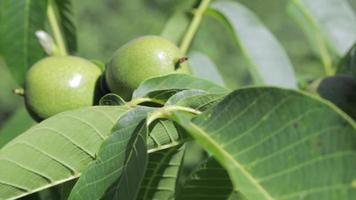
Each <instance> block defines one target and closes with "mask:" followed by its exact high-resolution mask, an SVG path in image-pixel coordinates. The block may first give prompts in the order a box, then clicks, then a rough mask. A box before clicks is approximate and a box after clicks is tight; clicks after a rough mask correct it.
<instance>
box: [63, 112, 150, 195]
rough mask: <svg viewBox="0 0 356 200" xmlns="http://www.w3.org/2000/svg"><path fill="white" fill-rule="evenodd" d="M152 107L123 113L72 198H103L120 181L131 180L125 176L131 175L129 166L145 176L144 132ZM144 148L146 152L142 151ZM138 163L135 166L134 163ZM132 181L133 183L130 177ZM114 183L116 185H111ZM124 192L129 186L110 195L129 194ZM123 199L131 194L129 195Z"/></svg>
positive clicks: (136, 178) (135, 178) (136, 180)
mask: <svg viewBox="0 0 356 200" xmlns="http://www.w3.org/2000/svg"><path fill="white" fill-rule="evenodd" d="M152 110H153V109H152V108H148V107H137V108H135V109H132V110H130V111H128V112H126V113H125V114H124V115H123V116H122V117H120V119H119V120H118V122H117V123H116V125H115V127H114V128H113V130H112V133H113V134H112V135H111V136H110V137H109V138H108V139H107V140H105V142H104V143H103V144H102V146H101V147H100V150H99V152H98V155H97V159H96V160H95V162H93V163H92V164H91V165H90V166H89V167H88V168H87V169H86V170H85V171H84V172H83V174H82V175H81V177H80V178H79V180H78V182H77V183H76V185H75V186H74V188H73V190H72V192H71V194H70V196H69V199H86V200H90V199H100V198H102V197H103V196H104V195H105V192H106V191H108V190H111V189H115V188H116V187H115V186H116V185H120V184H121V181H129V180H125V179H127V178H129V177H127V175H125V174H126V173H127V172H128V171H127V169H128V168H130V167H131V168H133V169H134V170H137V171H136V173H138V174H141V175H142V177H143V174H142V171H143V172H144V171H145V166H144V165H145V163H146V161H145V160H146V156H145V155H146V154H147V150H146V147H145V145H146V136H145V134H146V133H144V132H146V131H144V130H146V123H145V118H146V116H147V114H148V113H149V112H151V111H152ZM142 143H143V144H142ZM143 150H144V153H143V152H142V151H143ZM135 151H136V152H135ZM137 159H138V160H137ZM140 159H142V160H141V161H142V162H140ZM132 162H133V163H132ZM135 163H136V166H131V165H132V164H135ZM140 171H141V172H140ZM129 172H130V171H129ZM131 173H132V172H131ZM122 175H123V176H122ZM120 177H121V178H120ZM142 177H140V176H138V175H137V176H136V177H130V179H133V180H132V181H133V182H134V183H137V182H140V178H142ZM115 182H117V183H115ZM130 183H132V182H131V180H130ZM114 184H115V185H114ZM113 185H114V187H112V188H111V186H113ZM126 186H132V185H126ZM137 187H138V186H137ZM119 189H120V188H119ZM125 189H130V190H131V192H132V188H125ZM113 192H116V190H113ZM122 192H128V194H132V193H131V192H129V191H127V190H126V191H121V192H119V194H117V193H114V194H113V193H110V195H118V196H120V197H122V196H121V195H126V193H122ZM123 199H131V198H128V196H126V198H123Z"/></svg>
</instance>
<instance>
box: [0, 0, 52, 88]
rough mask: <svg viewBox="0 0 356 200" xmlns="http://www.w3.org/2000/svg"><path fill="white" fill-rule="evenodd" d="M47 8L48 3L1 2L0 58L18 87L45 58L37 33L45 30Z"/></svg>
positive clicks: (38, 0) (37, 0)
mask: <svg viewBox="0 0 356 200" xmlns="http://www.w3.org/2000/svg"><path fill="white" fill-rule="evenodd" d="M46 6H47V1H46V0H26V1H25V0H19V1H13V0H1V1H0V54H1V55H2V56H3V58H4V60H5V62H6V64H7V66H8V67H9V69H10V72H11V73H12V75H13V77H14V78H15V80H16V81H17V82H18V83H19V84H23V82H24V79H25V74H26V71H27V69H28V68H29V67H31V65H32V64H34V63H35V62H36V61H37V60H39V59H40V58H42V57H43V56H44V51H43V50H42V48H41V46H40V44H39V42H38V41H37V38H36V36H35V32H36V31H37V30H40V29H42V30H43V29H44V27H45V19H46V11H47V10H46V9H47V7H46Z"/></svg>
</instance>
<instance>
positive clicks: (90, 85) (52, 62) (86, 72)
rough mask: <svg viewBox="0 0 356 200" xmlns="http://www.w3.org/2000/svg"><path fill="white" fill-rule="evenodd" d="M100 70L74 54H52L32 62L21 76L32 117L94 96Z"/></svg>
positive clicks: (81, 103)
mask: <svg viewBox="0 0 356 200" xmlns="http://www.w3.org/2000/svg"><path fill="white" fill-rule="evenodd" d="M101 74H102V71H101V70H100V69H99V68H98V67H97V66H96V65H95V64H93V63H91V62H90V61H88V60H85V59H83V58H79V57H74V56H54V57H47V58H44V59H42V60H40V61H38V62H37V63H35V64H34V65H33V66H32V67H31V68H30V70H29V71H28V72H27V75H26V80H25V103H26V107H27V109H28V111H29V112H30V114H31V115H32V116H33V117H34V118H35V119H36V120H38V121H39V120H42V119H45V118H48V117H50V116H52V115H55V114H57V113H60V112H63V111H66V110H71V109H75V108H79V107H84V106H91V105H93V104H94V102H95V100H96V98H97V84H98V82H99V81H98V80H99V77H100V75H101Z"/></svg>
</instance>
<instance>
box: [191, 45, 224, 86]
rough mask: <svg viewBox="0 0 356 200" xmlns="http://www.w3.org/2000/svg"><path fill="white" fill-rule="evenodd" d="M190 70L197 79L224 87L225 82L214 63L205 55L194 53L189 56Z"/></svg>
mask: <svg viewBox="0 0 356 200" xmlns="http://www.w3.org/2000/svg"><path fill="white" fill-rule="evenodd" d="M189 68H190V70H191V71H192V73H193V75H195V76H196V77H199V78H202V79H206V80H209V81H212V82H214V83H216V84H218V85H221V86H224V85H225V83H224V80H223V78H222V76H221V74H220V73H219V71H218V68H217V67H216V66H215V64H214V62H213V61H212V60H211V59H210V58H209V57H208V56H207V55H205V54H203V53H200V52H196V51H193V52H192V53H190V54H189Z"/></svg>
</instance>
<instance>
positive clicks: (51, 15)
mask: <svg viewBox="0 0 356 200" xmlns="http://www.w3.org/2000/svg"><path fill="white" fill-rule="evenodd" d="M55 7H56V5H55V2H54V0H48V6H47V16H48V22H49V26H50V28H51V30H52V34H53V37H54V40H55V43H56V46H57V47H58V50H59V54H60V55H62V56H65V55H68V52H67V48H66V45H65V42H64V36H63V34H62V31H61V28H60V26H59V24H58V18H57V16H56V10H55Z"/></svg>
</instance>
